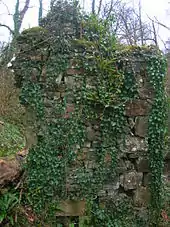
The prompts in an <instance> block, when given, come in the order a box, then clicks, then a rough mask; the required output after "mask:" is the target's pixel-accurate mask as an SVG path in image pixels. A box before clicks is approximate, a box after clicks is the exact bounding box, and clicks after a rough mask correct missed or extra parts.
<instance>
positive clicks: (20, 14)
mask: <svg viewBox="0 0 170 227" xmlns="http://www.w3.org/2000/svg"><path fill="white" fill-rule="evenodd" d="M20 3H21V1H20V0H16V4H15V11H14V14H13V15H12V16H13V28H11V27H10V26H8V25H7V24H3V23H0V27H5V28H7V29H8V30H9V32H10V34H11V35H12V36H13V37H17V36H18V34H19V32H20V29H21V26H22V23H23V20H24V17H25V14H26V12H27V11H28V9H29V6H30V0H25V3H24V6H23V8H22V9H20ZM0 4H3V5H4V6H5V7H6V9H7V12H8V15H11V14H10V11H9V8H8V6H7V4H6V3H5V2H4V1H3V0H0Z"/></svg>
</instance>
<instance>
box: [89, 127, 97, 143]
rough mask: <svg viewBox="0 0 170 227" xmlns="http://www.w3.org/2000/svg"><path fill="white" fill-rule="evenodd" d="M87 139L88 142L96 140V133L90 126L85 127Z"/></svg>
mask: <svg viewBox="0 0 170 227" xmlns="http://www.w3.org/2000/svg"><path fill="white" fill-rule="evenodd" d="M87 139H88V140H89V141H95V140H96V139H97V133H96V131H95V130H94V129H93V128H92V127H91V126H89V127H87Z"/></svg>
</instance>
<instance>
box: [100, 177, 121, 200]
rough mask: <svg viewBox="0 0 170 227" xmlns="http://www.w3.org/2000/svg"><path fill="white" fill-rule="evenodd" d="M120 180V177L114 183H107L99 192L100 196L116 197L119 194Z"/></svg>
mask: <svg viewBox="0 0 170 227" xmlns="http://www.w3.org/2000/svg"><path fill="white" fill-rule="evenodd" d="M119 185H120V182H119V180H118V179H116V180H115V182H114V183H110V184H106V185H104V186H103V188H102V190H100V192H99V196H101V197H105V196H109V198H114V197H115V196H116V195H117V190H118V189H119Z"/></svg>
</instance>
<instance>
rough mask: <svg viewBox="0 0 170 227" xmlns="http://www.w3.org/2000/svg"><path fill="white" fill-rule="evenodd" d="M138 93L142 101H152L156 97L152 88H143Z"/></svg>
mask: <svg viewBox="0 0 170 227" xmlns="http://www.w3.org/2000/svg"><path fill="white" fill-rule="evenodd" d="M138 92H139V97H140V98H141V99H152V98H153V97H154V92H153V90H152V89H151V88H146V87H141V88H139V89H138Z"/></svg>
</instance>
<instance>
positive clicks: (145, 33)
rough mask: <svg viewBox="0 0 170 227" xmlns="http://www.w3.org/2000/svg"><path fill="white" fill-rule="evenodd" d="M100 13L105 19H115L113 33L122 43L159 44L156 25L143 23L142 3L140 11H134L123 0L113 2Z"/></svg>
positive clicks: (148, 22)
mask: <svg viewBox="0 0 170 227" xmlns="http://www.w3.org/2000/svg"><path fill="white" fill-rule="evenodd" d="M100 8H101V7H100ZM100 11H101V15H102V17H104V18H109V16H111V15H112V16H113V18H115V23H114V27H113V32H114V33H115V34H116V35H117V37H118V38H119V40H120V41H121V42H123V43H126V44H130V45H137V44H140V45H144V44H145V43H148V42H150V43H153V44H155V45H157V44H158V42H157V34H156V29H155V23H153V22H152V21H150V20H148V21H147V22H146V21H143V16H142V6H141V3H140V1H139V5H138V9H134V8H133V7H130V6H128V5H127V4H126V3H123V2H122V1H121V0H112V1H111V2H109V3H107V4H105V5H104V6H103V8H102V10H100Z"/></svg>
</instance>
